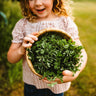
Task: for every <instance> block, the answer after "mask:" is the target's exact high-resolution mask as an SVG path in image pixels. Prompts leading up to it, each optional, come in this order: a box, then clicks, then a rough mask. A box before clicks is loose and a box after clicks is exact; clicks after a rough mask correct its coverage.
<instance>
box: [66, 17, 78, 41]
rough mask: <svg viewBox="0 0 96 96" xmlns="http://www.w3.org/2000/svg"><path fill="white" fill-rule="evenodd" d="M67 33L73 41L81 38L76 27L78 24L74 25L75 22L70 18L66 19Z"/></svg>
mask: <svg viewBox="0 0 96 96" xmlns="http://www.w3.org/2000/svg"><path fill="white" fill-rule="evenodd" d="M66 22H67V23H66V24H67V25H66V31H67V32H68V33H69V34H70V35H71V36H72V38H73V39H77V38H79V35H78V34H79V32H78V28H77V26H76V24H75V23H74V21H73V20H72V19H71V18H70V17H68V18H67V19H66Z"/></svg>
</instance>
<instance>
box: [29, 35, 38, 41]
mask: <svg viewBox="0 0 96 96" xmlns="http://www.w3.org/2000/svg"><path fill="white" fill-rule="evenodd" d="M27 37H29V38H31V39H33V40H35V41H37V40H38V38H37V37H36V36H34V35H27Z"/></svg>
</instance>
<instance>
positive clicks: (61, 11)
mask: <svg viewBox="0 0 96 96" xmlns="http://www.w3.org/2000/svg"><path fill="white" fill-rule="evenodd" d="M70 1H71V0H54V2H53V8H52V11H53V12H54V13H55V14H56V15H58V16H61V15H63V16H70V17H71V15H72V11H71V8H70ZM20 5H21V9H22V14H23V16H24V17H25V18H27V19H28V20H29V21H30V22H33V21H34V20H35V19H36V18H37V16H36V15H35V14H34V13H33V12H32V11H31V10H30V8H29V0H20Z"/></svg>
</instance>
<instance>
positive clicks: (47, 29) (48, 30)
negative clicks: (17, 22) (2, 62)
mask: <svg viewBox="0 0 96 96" xmlns="http://www.w3.org/2000/svg"><path fill="white" fill-rule="evenodd" d="M52 31H53V32H57V33H61V34H64V35H66V36H67V37H68V38H70V39H72V37H71V35H70V34H68V33H66V32H65V31H64V30H62V29H57V28H46V29H43V30H41V31H39V34H38V35H36V37H39V36H40V35H42V34H44V33H46V32H52ZM72 41H73V39H72ZM26 60H27V64H28V66H29V68H30V69H31V71H32V72H33V73H34V74H35V75H37V76H39V77H42V75H40V74H38V73H37V72H36V71H35V69H34V67H33V65H32V62H31V60H29V59H28V51H27V50H26Z"/></svg>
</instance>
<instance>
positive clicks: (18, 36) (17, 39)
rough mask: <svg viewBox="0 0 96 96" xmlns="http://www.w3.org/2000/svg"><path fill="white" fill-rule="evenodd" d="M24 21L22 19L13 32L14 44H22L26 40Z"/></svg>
mask: <svg viewBox="0 0 96 96" xmlns="http://www.w3.org/2000/svg"><path fill="white" fill-rule="evenodd" d="M24 21H25V20H24V19H20V20H19V21H18V22H17V23H16V25H15V27H14V29H13V31H12V37H13V40H12V43H22V42H23V38H24V32H23V27H24Z"/></svg>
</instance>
